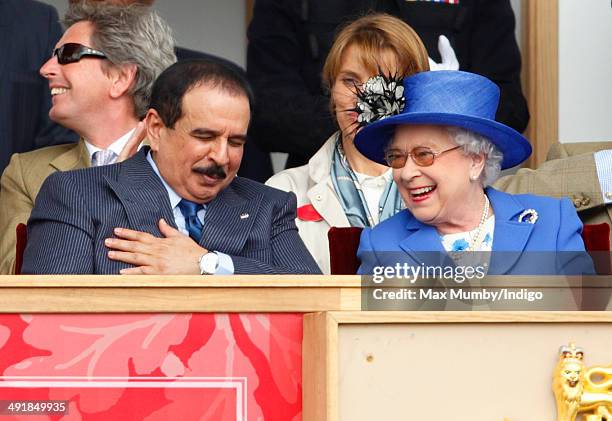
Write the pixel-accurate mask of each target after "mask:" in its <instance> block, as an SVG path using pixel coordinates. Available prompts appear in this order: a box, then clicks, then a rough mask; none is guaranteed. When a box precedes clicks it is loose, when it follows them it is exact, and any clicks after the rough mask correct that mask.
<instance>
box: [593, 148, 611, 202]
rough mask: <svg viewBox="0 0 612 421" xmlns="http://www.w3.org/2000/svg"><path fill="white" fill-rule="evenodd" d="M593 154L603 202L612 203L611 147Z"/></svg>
mask: <svg viewBox="0 0 612 421" xmlns="http://www.w3.org/2000/svg"><path fill="white" fill-rule="evenodd" d="M594 155H595V168H596V169H597V178H598V179H599V186H600V187H601V196H602V199H603V202H604V203H605V204H608V203H612V149H606V150H603V151H599V152H595V154H594Z"/></svg>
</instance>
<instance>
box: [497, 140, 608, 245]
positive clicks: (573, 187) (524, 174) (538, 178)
mask: <svg viewBox="0 0 612 421" xmlns="http://www.w3.org/2000/svg"><path fill="white" fill-rule="evenodd" d="M610 147H612V143H610V142H589V143H566V144H555V145H553V146H552V147H551V149H550V151H549V153H548V159H549V161H546V162H544V163H543V164H542V165H540V167H539V168H538V169H536V170H531V169H521V170H519V171H518V172H517V173H516V174H514V175H510V176H506V177H502V178H500V179H499V180H498V181H496V182H495V183H494V184H493V187H495V188H497V189H500V190H503V191H505V192H508V193H533V194H538V195H542V196H553V197H568V198H569V199H570V200H571V201H572V202H573V203H574V206H575V207H576V210H577V211H578V216H580V219H581V220H582V222H584V223H585V224H599V223H602V222H606V223H608V224H609V225H610V226H612V206H605V205H604V203H603V197H602V193H601V187H600V184H599V179H598V178H597V169H596V167H595V158H594V156H593V153H594V152H596V151H599V150H603V149H609V148H610ZM611 241H612V238H611Z"/></svg>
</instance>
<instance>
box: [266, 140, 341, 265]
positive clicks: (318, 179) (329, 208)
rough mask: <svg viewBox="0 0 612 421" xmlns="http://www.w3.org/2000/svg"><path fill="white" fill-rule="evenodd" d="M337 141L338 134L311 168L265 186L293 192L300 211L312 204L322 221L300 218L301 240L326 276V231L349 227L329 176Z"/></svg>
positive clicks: (312, 161)
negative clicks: (332, 228)
mask: <svg viewBox="0 0 612 421" xmlns="http://www.w3.org/2000/svg"><path fill="white" fill-rule="evenodd" d="M335 139H336V134H333V135H332V136H331V137H330V138H329V139H327V141H326V142H325V144H324V145H323V146H322V147H321V149H319V150H318V151H317V153H316V154H314V156H313V157H312V158H311V159H310V161H308V164H306V165H303V166H301V167H297V168H291V169H288V170H284V171H281V172H280V173H278V174H276V175H274V176H273V177H272V178H270V179H269V180H268V181H267V182H266V184H267V185H268V186H272V187H276V188H277V189H281V190H284V191H292V192H294V193H295V195H296V196H297V203H298V204H297V206H298V208H300V206H304V205H309V204H311V205H312V206H313V207H314V208H315V209H316V210H317V212H318V213H319V214H320V215H321V216H322V217H323V220H321V221H303V220H301V219H300V218H297V219H296V224H297V226H298V229H299V230H300V237H302V240H303V241H304V244H306V247H307V248H308V251H310V254H312V256H313V257H314V258H315V260H316V262H317V264H318V265H319V267H320V268H321V271H322V272H323V273H324V274H328V273H330V265H329V240H328V238H327V231H329V229H330V228H331V227H349V226H350V224H349V221H348V219H347V217H346V215H345V214H344V210H343V209H342V204H341V203H340V200H339V199H338V196H337V195H336V191H335V190H334V186H333V184H332V180H331V176H330V174H331V163H332V157H333V151H334V144H335Z"/></svg>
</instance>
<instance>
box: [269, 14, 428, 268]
mask: <svg viewBox="0 0 612 421" xmlns="http://www.w3.org/2000/svg"><path fill="white" fill-rule="evenodd" d="M426 70H429V62H428V57H427V52H426V50H425V47H424V46H423V43H422V42H421V40H420V38H419V37H418V35H417V34H416V33H415V32H414V31H413V30H412V28H410V27H409V26H408V25H407V24H406V23H404V22H403V21H401V20H400V19H397V18H395V17H392V16H390V15H386V14H372V15H367V16H364V17H362V18H359V19H357V20H355V21H353V22H352V23H350V24H349V25H348V26H346V27H345V28H344V29H342V30H341V31H340V32H339V33H338V35H337V37H336V39H335V41H334V44H333V45H332V48H331V50H330V52H329V55H328V56H327V59H326V62H325V66H324V68H323V75H322V77H323V81H324V83H325V85H326V86H327V88H328V89H329V92H330V106H331V112H332V113H333V114H334V116H335V118H336V122H337V124H338V131H337V132H336V133H334V134H333V135H332V136H331V137H330V138H329V139H328V140H327V141H326V142H325V144H324V145H323V146H322V147H321V149H319V151H318V152H317V153H316V154H315V155H314V156H313V157H312V158H311V159H310V161H309V162H308V164H307V165H304V166H302V167H298V168H292V169H288V170H285V171H282V172H280V173H279V174H277V175H275V176H274V177H272V178H270V179H269V180H268V182H267V183H266V184H268V185H270V186H272V187H276V188H279V189H281V190H285V191H292V192H294V193H295V194H296V195H297V201H298V215H297V216H298V217H297V220H296V223H297V226H298V228H299V232H300V236H301V237H302V240H303V241H304V243H305V244H306V246H307V247H308V250H309V251H310V253H311V254H312V255H313V256H314V258H315V260H316V261H317V263H318V264H319V266H320V268H321V270H322V271H323V273H329V272H330V263H329V245H328V238H327V233H328V231H329V229H330V227H350V226H353V227H372V226H374V225H376V224H377V223H379V222H380V221H382V220H384V219H386V218H389V217H390V216H392V215H394V214H395V213H397V212H399V211H400V210H401V209H402V207H403V203H402V199H401V196H400V194H399V192H398V190H397V187H396V186H395V185H394V184H393V180H392V175H391V171H390V169H389V168H388V167H387V166H386V165H383V164H381V163H378V162H375V161H372V160H370V159H368V158H367V157H365V156H364V155H362V154H361V153H360V152H359V151H358V150H357V149H356V148H355V146H354V145H353V139H354V137H355V133H356V132H357V131H358V129H359V128H360V126H361V125H362V124H364V122H365V121H364V120H363V118H359V116H360V115H363V114H360V113H359V112H358V111H359V110H358V109H357V95H358V93H359V92H363V91H364V89H365V86H364V84H365V82H366V81H367V80H368V79H369V78H371V77H372V76H374V75H376V74H378V73H382V74H384V75H387V76H389V78H390V79H393V78H395V79H397V80H399V81H400V83H399V84H397V83H395V85H393V83H394V82H393V81H392V80H389V78H385V81H387V82H389V83H388V85H385V86H384V87H383V86H382V85H381V84H378V85H377V86H376V87H375V88H378V89H387V90H392V91H393V92H394V93H395V91H396V90H397V92H398V95H399V96H401V92H399V91H400V90H401V88H402V86H401V78H403V77H404V76H409V75H412V74H414V73H417V72H422V71H426ZM313 124H316V122H315V121H313Z"/></svg>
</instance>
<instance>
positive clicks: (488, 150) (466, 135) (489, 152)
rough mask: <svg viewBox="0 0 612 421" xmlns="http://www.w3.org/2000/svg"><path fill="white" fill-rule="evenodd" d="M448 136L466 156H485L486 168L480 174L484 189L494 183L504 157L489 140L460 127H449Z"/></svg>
mask: <svg viewBox="0 0 612 421" xmlns="http://www.w3.org/2000/svg"><path fill="white" fill-rule="evenodd" d="M447 129H448V134H449V135H450V138H451V140H452V141H453V142H455V143H456V144H457V145H459V146H461V147H462V149H463V152H464V153H465V154H466V155H480V154H484V168H483V170H482V172H481V173H480V183H481V184H482V186H483V187H486V186H488V185H489V184H491V183H493V182H494V181H495V180H497V177H499V173H500V171H501V163H502V160H503V159H504V155H503V154H502V153H501V151H500V150H499V149H498V148H497V146H495V145H494V144H493V143H492V142H491V141H490V140H489V139H487V138H486V137H484V136H481V135H479V134H478V133H474V132H472V131H470V130H467V129H463V128H460V127H448V128H447Z"/></svg>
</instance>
